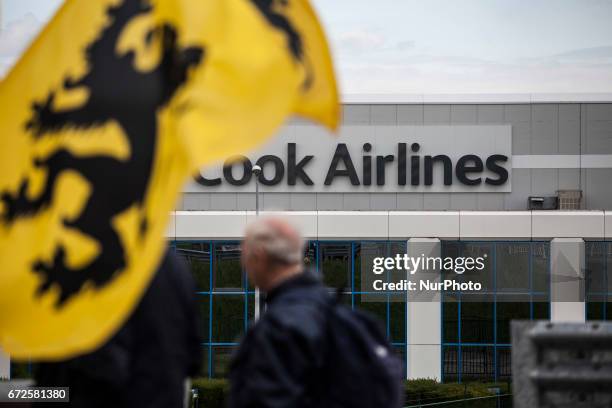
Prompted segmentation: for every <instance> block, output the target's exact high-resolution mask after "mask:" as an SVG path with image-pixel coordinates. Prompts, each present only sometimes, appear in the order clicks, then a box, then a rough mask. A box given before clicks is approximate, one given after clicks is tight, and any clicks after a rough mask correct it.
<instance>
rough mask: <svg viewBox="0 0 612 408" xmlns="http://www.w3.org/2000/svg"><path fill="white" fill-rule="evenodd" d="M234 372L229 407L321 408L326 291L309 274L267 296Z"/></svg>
mask: <svg viewBox="0 0 612 408" xmlns="http://www.w3.org/2000/svg"><path fill="white" fill-rule="evenodd" d="M266 301H267V309H266V311H265V313H263V314H262V316H261V318H260V319H259V321H258V322H257V323H256V324H254V325H253V326H252V327H251V328H250V329H249V330H248V331H247V333H246V335H245V337H244V339H243V341H242V343H241V345H240V347H239V349H238V351H237V353H236V354H235V356H234V360H233V362H232V365H231V368H230V375H229V379H230V404H229V406H230V407H231V408H242V407H252V408H259V407H321V406H322V405H321V398H322V397H321V396H322V394H323V393H324V392H325V384H326V381H325V379H324V378H323V377H322V367H323V363H324V359H325V347H326V344H325V339H326V327H327V323H326V322H327V318H326V310H327V306H328V305H329V302H330V295H329V293H328V289H327V288H325V287H324V286H323V285H322V284H321V283H320V282H319V280H318V279H317V278H315V277H314V275H313V274H312V273H310V272H307V273H304V274H301V275H298V276H297V277H293V278H291V279H289V280H287V281H286V282H284V283H282V284H281V285H280V286H279V287H277V288H275V289H274V290H273V291H272V292H270V293H269V294H268V296H267V299H266Z"/></svg>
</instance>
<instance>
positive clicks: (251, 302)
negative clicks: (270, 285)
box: [247, 293, 265, 323]
mask: <svg viewBox="0 0 612 408" xmlns="http://www.w3.org/2000/svg"><path fill="white" fill-rule="evenodd" d="M264 304H265V302H264V301H263V299H261V306H262V307H264ZM247 318H248V319H249V320H248V322H249V323H251V322H254V321H255V294H254V293H249V294H248V296H247Z"/></svg>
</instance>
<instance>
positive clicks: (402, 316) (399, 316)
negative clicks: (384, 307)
mask: <svg viewBox="0 0 612 408" xmlns="http://www.w3.org/2000/svg"><path fill="white" fill-rule="evenodd" d="M389 301H390V303H389V336H390V337H391V341H392V342H394V343H404V342H405V341H406V302H405V296H402V295H390V296H389Z"/></svg>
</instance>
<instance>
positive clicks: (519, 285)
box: [495, 243, 531, 291]
mask: <svg viewBox="0 0 612 408" xmlns="http://www.w3.org/2000/svg"><path fill="white" fill-rule="evenodd" d="M530 247H531V245H530V244H529V243H500V244H497V245H496V247H495V260H496V273H497V275H496V284H497V290H498V291H528V290H529V251H530Z"/></svg>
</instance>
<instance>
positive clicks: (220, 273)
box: [213, 242, 244, 291]
mask: <svg viewBox="0 0 612 408" xmlns="http://www.w3.org/2000/svg"><path fill="white" fill-rule="evenodd" d="M214 248H215V257H214V264H213V284H214V290H234V291H236V290H238V291H240V290H242V289H243V288H244V286H243V274H242V266H241V265H240V252H241V250H240V244H239V243H237V242H228V243H215V245H214Z"/></svg>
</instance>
